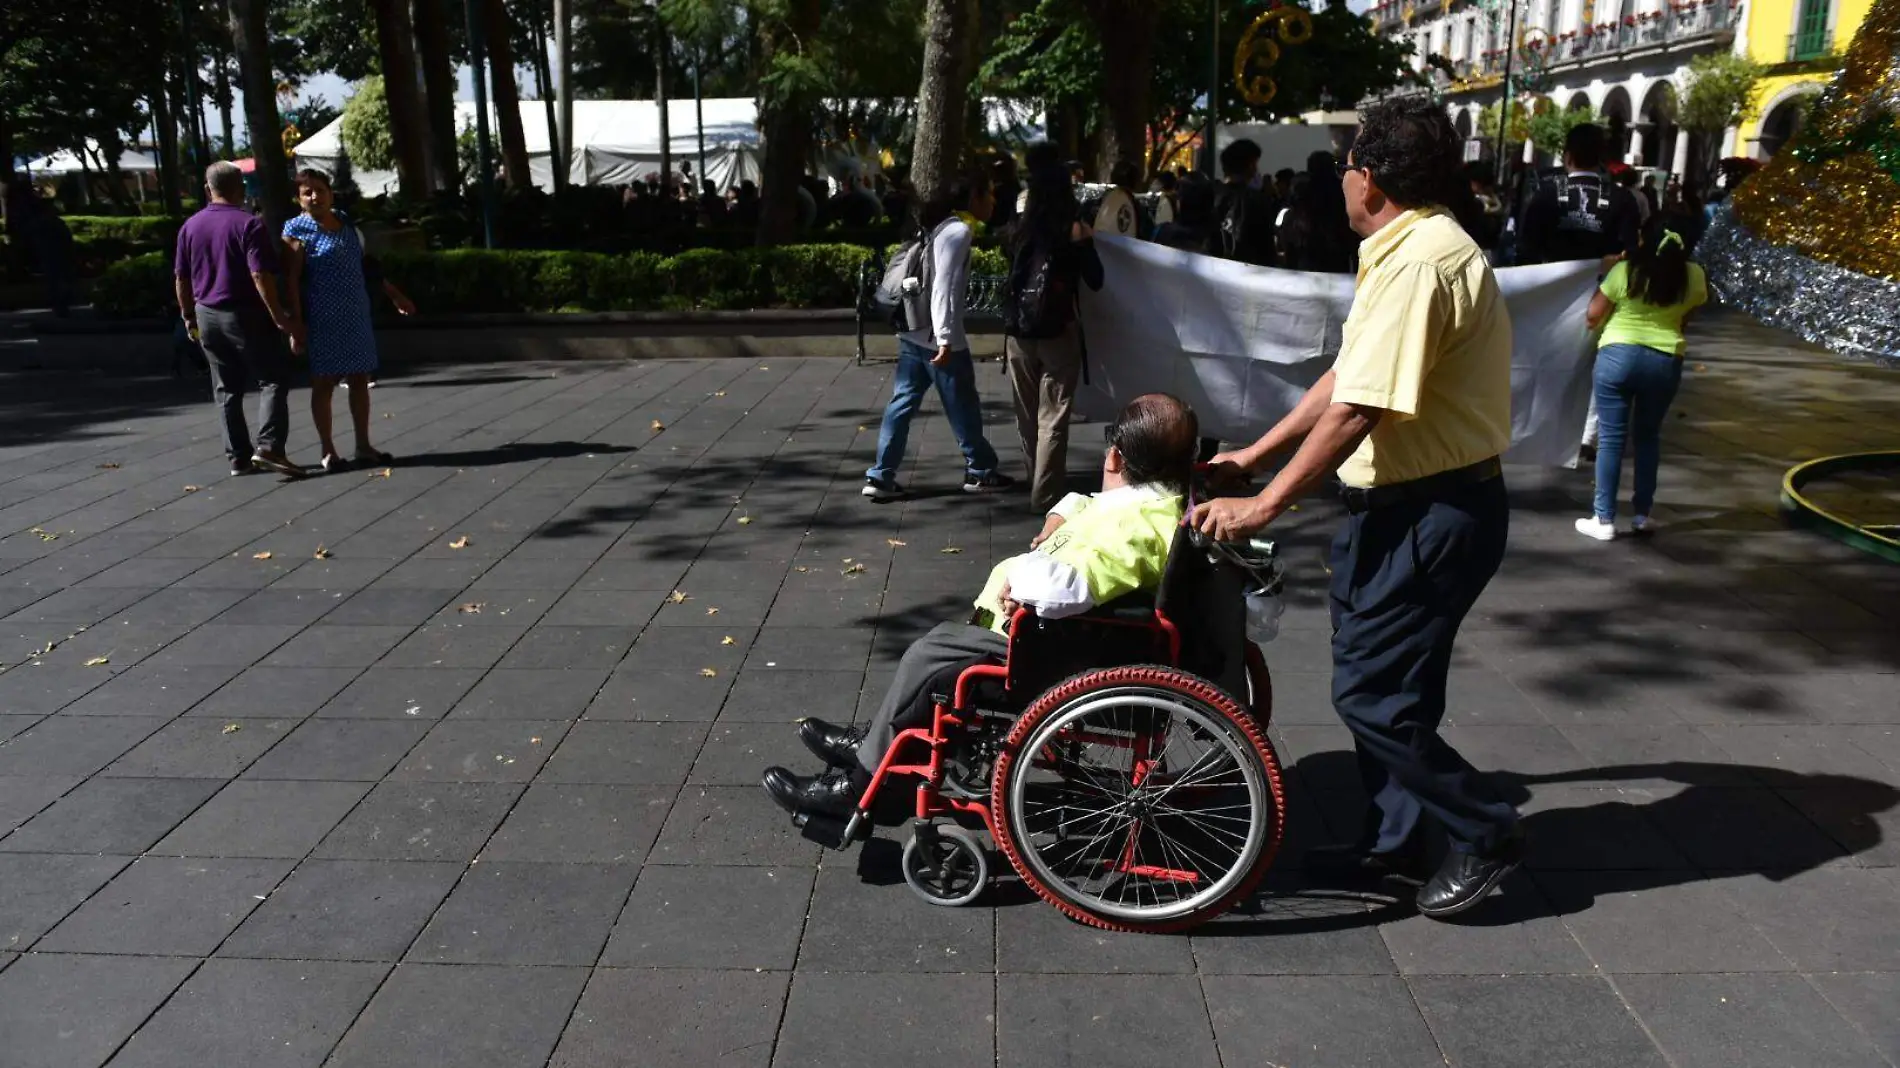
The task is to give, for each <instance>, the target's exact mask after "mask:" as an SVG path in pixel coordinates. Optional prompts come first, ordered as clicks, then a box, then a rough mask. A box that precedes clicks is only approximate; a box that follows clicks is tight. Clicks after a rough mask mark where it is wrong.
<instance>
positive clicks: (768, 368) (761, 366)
mask: <svg viewBox="0 0 1900 1068" xmlns="http://www.w3.org/2000/svg"><path fill="white" fill-rule="evenodd" d="M759 370H761V371H770V370H771V368H770V367H767V366H765V365H764V364H760V365H759Z"/></svg>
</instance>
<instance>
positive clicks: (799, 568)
mask: <svg viewBox="0 0 1900 1068" xmlns="http://www.w3.org/2000/svg"><path fill="white" fill-rule="evenodd" d="M792 570H793V571H796V572H798V573H799V574H801V575H802V574H804V573H805V572H807V571H810V570H811V568H809V567H804V566H800V567H795V568H792Z"/></svg>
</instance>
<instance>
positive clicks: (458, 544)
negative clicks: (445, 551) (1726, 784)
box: [449, 534, 468, 549]
mask: <svg viewBox="0 0 1900 1068" xmlns="http://www.w3.org/2000/svg"><path fill="white" fill-rule="evenodd" d="M449 548H451V549H466V548H468V535H467V534H464V535H462V536H461V537H459V538H457V539H455V540H454V541H452V542H449Z"/></svg>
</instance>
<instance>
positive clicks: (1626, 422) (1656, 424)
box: [1577, 222, 1709, 541]
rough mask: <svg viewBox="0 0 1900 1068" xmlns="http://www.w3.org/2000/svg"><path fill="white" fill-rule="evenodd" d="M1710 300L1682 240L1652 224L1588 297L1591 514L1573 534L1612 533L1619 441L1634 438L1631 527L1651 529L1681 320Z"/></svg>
mask: <svg viewBox="0 0 1900 1068" xmlns="http://www.w3.org/2000/svg"><path fill="white" fill-rule="evenodd" d="M1708 299H1709V287H1708V281H1707V279H1706V278H1705V277H1704V275H1703V273H1702V268H1701V267H1700V266H1698V265H1696V264H1693V263H1690V262H1689V253H1688V250H1687V249H1685V248H1684V247H1683V244H1682V238H1681V236H1680V235H1678V234H1677V233H1676V232H1675V231H1673V230H1665V229H1663V228H1662V227H1661V226H1660V225H1659V224H1657V223H1654V222H1652V223H1651V224H1650V225H1649V226H1648V227H1647V228H1646V229H1645V230H1644V233H1643V237H1642V240H1641V242H1640V243H1639V244H1638V245H1637V248H1636V251H1635V252H1633V253H1631V254H1630V256H1629V258H1628V259H1626V260H1624V261H1623V262H1622V263H1619V264H1617V265H1616V266H1615V267H1612V268H1611V269H1610V273H1609V274H1608V275H1605V276H1604V278H1603V284H1602V286H1600V287H1599V288H1598V290H1597V293H1596V296H1595V297H1593V298H1591V301H1590V313H1589V316H1590V329H1592V330H1596V329H1598V328H1601V329H1602V330H1603V336H1602V338H1601V339H1600V340H1598V342H1597V366H1596V404H1597V414H1598V416H1599V418H1600V421H1601V422H1600V429H1599V432H1598V438H1597V488H1596V502H1595V512H1594V514H1592V515H1590V516H1589V517H1587V518H1584V519H1579V520H1577V532H1578V533H1580V534H1582V535H1584V536H1585V537H1589V538H1595V539H1597V540H1598V541H1609V540H1610V539H1612V538H1614V537H1616V484H1617V480H1618V479H1619V478H1620V477H1621V475H1622V473H1623V446H1624V442H1625V441H1626V440H1630V439H1634V448H1635V451H1636V488H1635V492H1634V493H1633V494H1632V495H1631V501H1630V504H1631V510H1632V511H1634V512H1635V517H1634V518H1633V519H1632V520H1631V521H1630V529H1631V531H1633V532H1636V533H1641V532H1643V531H1645V530H1647V529H1649V509H1650V506H1651V505H1652V504H1653V503H1654V502H1655V500H1656V469H1657V467H1659V466H1660V465H1661V462H1662V427H1663V418H1664V417H1665V416H1666V415H1668V414H1669V404H1670V402H1671V401H1674V400H1675V399H1676V387H1678V386H1680V385H1681V384H1682V353H1683V350H1684V349H1686V348H1687V347H1688V344H1687V342H1686V341H1685V340H1684V339H1683V336H1682V324H1683V320H1685V319H1687V318H1688V317H1689V313H1690V312H1692V311H1694V310H1695V309H1696V308H1698V307H1700V306H1701V305H1702V304H1703V303H1705V302H1706V301H1707V300H1708Z"/></svg>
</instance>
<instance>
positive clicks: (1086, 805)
mask: <svg viewBox="0 0 1900 1068" xmlns="http://www.w3.org/2000/svg"><path fill="white" fill-rule="evenodd" d="M1183 740H1185V741H1186V742H1187V748H1184V749H1183V750H1182V751H1181V752H1180V753H1179V755H1178V759H1177V761H1176V762H1175V763H1172V764H1170V763H1169V760H1168V758H1169V756H1170V755H1173V754H1175V753H1176V749H1175V747H1176V745H1177V743H1178V742H1181V741H1183ZM1157 743H1158V744H1160V745H1161V748H1160V750H1159V754H1158V755H1157V756H1156V757H1155V758H1154V760H1153V761H1152V762H1148V761H1147V759H1146V757H1145V756H1143V754H1144V753H1146V752H1147V751H1148V749H1147V747H1148V746H1151V745H1154V744H1157ZM1194 746H1200V749H1199V750H1198V751H1196V750H1194V749H1193V747H1194ZM1084 751H1088V752H1090V753H1093V752H1095V751H1099V752H1101V753H1104V754H1107V758H1108V759H1109V760H1111V761H1113V762H1115V763H1116V764H1119V763H1121V762H1122V760H1123V755H1126V762H1127V764H1128V768H1127V769H1126V770H1123V769H1120V768H1119V767H1097V766H1094V765H1093V764H1092V763H1089V762H1085V761H1084V760H1082V759H1081V758H1082V757H1083V756H1084V755H1085V753H1084ZM1144 763H1146V764H1147V765H1148V766H1147V767H1146V769H1143V768H1142V767H1141V765H1142V764H1144ZM1051 780H1053V781H1051ZM1161 780H1165V784H1164V785H1161V786H1160V787H1159V788H1157V787H1156V786H1155V783H1156V782H1157V781H1161ZM1144 783H1145V784H1146V785H1144ZM1177 791H1180V792H1178V793H1177ZM1170 799H1172V800H1170ZM990 805H991V814H992V818H993V822H994V831H995V837H996V844H997V847H998V848H999V849H1001V850H1002V852H1003V855H1004V856H1007V857H1008V858H1009V861H1010V864H1011V865H1012V866H1013V867H1014V868H1015V869H1016V871H1017V872H1018V874H1020V875H1021V876H1022V879H1023V882H1024V883H1026V884H1027V885H1028V886H1029V887H1030V888H1031V889H1033V890H1034V891H1035V892H1036V893H1037V894H1038V895H1040V896H1041V897H1042V898H1043V899H1044V900H1046V901H1048V902H1049V903H1050V904H1052V905H1054V906H1055V907H1056V908H1058V909H1061V910H1062V911H1063V912H1064V913H1066V914H1067V915H1068V916H1070V917H1071V918H1073V919H1076V920H1079V921H1081V922H1083V923H1087V924H1091V925H1093V926H1096V927H1101V928H1105V929H1107V930H1111V931H1141V932H1167V931H1180V930H1185V929H1187V928H1189V927H1193V926H1195V925H1197V924H1200V923H1204V922H1206V921H1207V920H1210V919H1212V918H1213V917H1215V916H1218V915H1220V914H1222V913H1224V912H1226V911H1227V910H1229V909H1230V908H1232V907H1233V906H1234V904H1235V903H1236V902H1239V901H1241V900H1243V899H1244V898H1246V897H1247V896H1248V895H1249V894H1251V893H1252V892H1253V891H1254V888H1255V887H1256V886H1258V885H1259V883H1260V879H1261V878H1262V877H1263V876H1264V875H1265V874H1266V871H1267V868H1268V867H1269V866H1270V865H1271V864H1272V862H1273V857H1274V854H1275V853H1276V852H1277V851H1278V849H1279V846H1280V838H1281V835H1282V833H1283V831H1284V821H1285V793H1284V789H1283V787H1282V785H1281V781H1280V764H1279V760H1278V758H1277V757H1276V756H1275V755H1274V752H1273V747H1272V746H1271V744H1269V743H1268V741H1267V737H1266V732H1265V731H1264V730H1263V729H1262V728H1261V726H1260V725H1259V723H1257V722H1256V721H1255V719H1254V717H1253V716H1252V715H1251V714H1249V713H1248V712H1247V711H1246V710H1244V709H1243V708H1242V707H1241V706H1240V704H1239V703H1238V702H1236V700H1235V699H1234V698H1233V697H1232V696H1230V695H1229V694H1228V693H1227V692H1226V691H1225V690H1223V689H1222V688H1221V687H1219V686H1216V685H1215V684H1213V683H1211V682H1209V681H1207V680H1206V679H1203V678H1201V677H1199V676H1197V675H1193V674H1190V673H1188V672H1185V671H1181V670H1178V669H1176V668H1171V667H1163V666H1152V665H1150V666H1135V667H1118V668H1110V669H1106V670H1100V671H1091V672H1086V673H1084V674H1081V675H1076V676H1074V677H1072V678H1070V679H1068V680H1067V681H1065V682H1062V683H1061V684H1059V685H1057V686H1056V687H1055V688H1053V689H1051V690H1050V691H1049V692H1047V693H1045V694H1043V695H1042V697H1040V698H1038V699H1037V700H1036V702H1035V703H1034V704H1032V705H1031V706H1030V707H1029V709H1028V710H1027V711H1025V712H1024V713H1023V715H1022V717H1021V718H1020V719H1018V720H1017V721H1016V724H1015V726H1014V728H1013V729H1012V730H1011V731H1010V734H1009V737H1008V739H1007V740H1006V741H1005V742H1004V744H1003V747H1002V751H1001V753H1000V754H999V755H998V756H997V760H996V768H995V773H994V777H993V781H992V785H991V799H990ZM1243 810H1244V815H1235V813H1239V812H1242V811H1243ZM1070 828H1074V829H1073V830H1071V829H1070ZM1197 847H1198V848H1197ZM1210 854H1212V856H1211V857H1210ZM1131 893H1132V895H1133V898H1134V900H1133V902H1132V903H1131V902H1130V901H1129V900H1128V898H1129V895H1130V894H1131Z"/></svg>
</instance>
